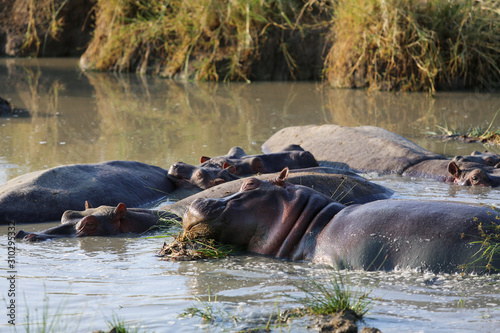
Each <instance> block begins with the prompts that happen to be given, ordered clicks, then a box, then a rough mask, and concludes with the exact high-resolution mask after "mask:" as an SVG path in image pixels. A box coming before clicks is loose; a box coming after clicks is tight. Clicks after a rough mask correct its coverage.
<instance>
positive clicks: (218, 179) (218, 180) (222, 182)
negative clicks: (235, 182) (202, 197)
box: [212, 178, 226, 186]
mask: <svg viewBox="0 0 500 333" xmlns="http://www.w3.org/2000/svg"><path fill="white" fill-rule="evenodd" d="M225 182H226V181H225V180H224V179H222V178H216V179H214V180H212V186H216V185H220V184H224V183H225Z"/></svg>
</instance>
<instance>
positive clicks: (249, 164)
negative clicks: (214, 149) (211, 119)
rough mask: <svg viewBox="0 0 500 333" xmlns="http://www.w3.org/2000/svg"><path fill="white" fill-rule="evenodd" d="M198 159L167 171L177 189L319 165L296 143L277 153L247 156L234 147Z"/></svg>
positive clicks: (199, 187) (211, 185)
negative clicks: (218, 154)
mask: <svg viewBox="0 0 500 333" xmlns="http://www.w3.org/2000/svg"><path fill="white" fill-rule="evenodd" d="M200 162H201V164H199V165H191V164H187V163H184V162H177V163H174V164H173V165H172V166H171V167H170V169H169V170H168V174H169V177H170V179H171V180H172V181H173V182H174V183H175V184H176V186H177V187H178V188H186V189H189V188H197V189H199V190H206V189H208V188H210V187H213V186H215V185H220V184H222V183H225V182H229V181H233V180H236V179H239V178H240V176H251V175H254V174H265V173H273V172H279V171H281V170H283V169H284V168H289V169H303V168H310V167H317V166H318V162H316V159H315V158H314V156H312V154H311V153H310V152H307V151H304V149H302V148H301V147H300V146H298V145H289V146H287V147H285V148H284V149H282V150H281V151H280V152H278V153H272V154H261V155H247V154H246V153H245V151H244V150H243V149H242V148H240V147H233V148H231V149H230V150H229V152H228V153H227V154H226V155H223V156H217V157H212V158H210V157H206V156H202V157H201V159H200Z"/></svg>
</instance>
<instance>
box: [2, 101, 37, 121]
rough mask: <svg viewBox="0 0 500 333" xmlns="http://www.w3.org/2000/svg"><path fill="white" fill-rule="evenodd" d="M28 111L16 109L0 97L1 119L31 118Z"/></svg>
mask: <svg viewBox="0 0 500 333" xmlns="http://www.w3.org/2000/svg"><path fill="white" fill-rule="evenodd" d="M30 115H31V114H30V112H29V111H28V110H24V109H18V108H15V107H14V106H13V105H12V103H10V102H9V101H6V100H5V99H3V98H2V97H0V117H29V116H30Z"/></svg>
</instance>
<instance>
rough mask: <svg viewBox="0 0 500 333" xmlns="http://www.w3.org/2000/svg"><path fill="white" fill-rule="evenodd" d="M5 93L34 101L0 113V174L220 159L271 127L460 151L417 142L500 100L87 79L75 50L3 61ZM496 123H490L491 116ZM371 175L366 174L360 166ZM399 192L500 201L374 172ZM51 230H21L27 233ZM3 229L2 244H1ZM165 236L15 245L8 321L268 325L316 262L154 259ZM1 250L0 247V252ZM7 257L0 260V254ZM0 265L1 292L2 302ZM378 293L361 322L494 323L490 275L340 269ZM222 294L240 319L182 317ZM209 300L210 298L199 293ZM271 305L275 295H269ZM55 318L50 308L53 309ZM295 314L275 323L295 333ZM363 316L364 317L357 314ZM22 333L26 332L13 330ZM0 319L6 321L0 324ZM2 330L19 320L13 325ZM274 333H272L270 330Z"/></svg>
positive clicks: (85, 326)
mask: <svg viewBox="0 0 500 333" xmlns="http://www.w3.org/2000/svg"><path fill="white" fill-rule="evenodd" d="M0 96H2V97H3V98H8V99H10V100H11V102H12V103H13V104H14V105H16V106H17V107H20V108H27V109H29V110H31V111H32V114H33V116H32V117H31V118H22V119H21V118H10V119H7V118H0V183H3V182H5V181H6V180H8V179H11V178H13V177H15V176H17V175H20V174H23V173H26V172H28V171H35V170H39V169H44V168H48V167H52V166H57V165H61V164H70V163H92V162H99V161H105V160H113V159H120V160H138V161H141V162H145V163H149V164H154V165H158V166H162V167H164V168H168V167H169V166H170V165H171V164H172V163H174V162H176V161H180V160H182V161H184V162H187V163H197V162H198V159H199V157H200V156H201V155H208V156H213V155H220V154H225V153H226V152H227V151H228V150H229V148H231V147H232V146H235V145H239V146H241V147H243V148H244V149H245V150H246V151H247V152H248V153H258V152H260V145H261V144H262V143H263V142H264V141H265V140H266V139H267V138H268V137H269V136H271V135H272V134H273V133H275V132H276V131H277V130H279V129H281V128H283V127H286V126H294V125H306V124H324V123H334V124H339V125H345V126H358V125H375V126H380V127H384V128H386V129H389V130H392V131H395V132H397V133H399V134H402V135H404V136H406V137H409V138H411V139H412V140H413V141H414V142H416V143H418V144H419V145H421V146H423V147H425V148H427V149H429V150H431V151H435V152H438V153H442V154H447V155H455V154H461V155H465V154H469V153H470V152H471V151H472V150H475V149H479V150H481V149H483V147H481V146H480V145H465V144H462V143H458V142H448V143H443V142H439V141H437V140H429V139H426V138H425V136H424V135H423V132H424V131H435V130H436V125H440V126H447V127H449V128H458V129H463V128H468V127H471V126H483V127H484V126H485V124H487V122H488V121H490V120H491V119H493V116H494V114H495V112H496V111H497V110H498V109H499V108H500V95H499V94H488V93H482V94H476V93H440V94H438V95H437V96H436V98H433V99H430V98H428V96H427V95H425V94H389V93H377V94H375V95H372V96H367V95H366V93H365V91H363V90H330V89H323V87H322V86H321V85H320V84H316V83H265V82H263V83H256V84H251V85H247V84H239V83H237V84H235V83H232V84H212V83H209V84H202V83H187V84H184V83H179V82H173V81H167V80H163V79H160V78H152V77H140V76H135V75H113V74H100V73H85V74H82V73H80V72H79V71H78V70H77V68H76V60H75V59H38V60H28V59H3V60H0ZM497 121H498V120H497ZM367 177H368V178H371V177H374V176H373V175H367ZM375 181H376V182H377V183H379V184H381V185H384V186H387V187H390V188H392V189H393V190H395V191H396V193H397V195H396V197H402V198H425V199H430V200H453V201H461V202H473V203H484V204H497V205H498V203H499V202H500V200H499V199H500V196H499V194H498V193H500V192H499V190H498V189H489V188H482V189H476V188H465V187H458V186H455V185H453V184H443V183H438V182H434V181H431V180H425V179H410V178H402V177H399V176H387V177H375ZM49 226H51V224H34V225H23V226H17V228H18V229H21V228H22V229H24V230H26V231H36V230H42V229H46V228H48V227H49ZM6 234H7V229H6V227H5V226H0V242H1V243H2V244H5V243H6V242H7V237H6ZM162 243H163V239H148V238H146V237H142V236H141V237H133V238H129V237H97V238H92V237H88V238H83V239H58V240H54V241H48V242H43V243H38V244H30V243H24V242H17V243H16V244H17V252H16V265H17V270H18V279H17V299H16V300H17V304H18V308H17V310H18V312H17V322H18V323H19V324H21V323H23V322H25V316H26V313H27V312H28V311H29V314H30V318H31V323H34V322H35V321H36V318H39V319H40V318H41V317H43V313H42V312H43V307H44V306H47V305H48V308H49V310H50V311H49V317H50V318H51V319H52V318H53V317H52V316H53V315H54V314H58V315H59V316H60V317H61V318H60V320H59V323H58V325H59V326H58V327H59V328H61V327H63V328H65V329H59V330H58V331H82V332H89V331H92V330H94V329H105V328H106V327H107V322H108V321H110V320H112V319H113V317H117V318H119V319H121V320H124V321H125V322H126V323H128V324H131V325H139V326H140V327H141V329H142V330H145V331H147V332H149V331H156V332H165V331H176V332H194V331H199V330H200V329H204V330H206V331H223V330H225V331H234V330H236V329H244V328H246V327H248V325H250V326H252V327H255V326H258V325H265V323H266V322H267V320H268V319H269V316H270V315H271V314H272V313H276V312H277V307H279V310H280V311H283V310H285V309H287V308H291V307H294V306H297V304H296V302H294V301H293V300H290V299H288V298H287V297H286V296H285V294H289V295H299V292H298V289H297V288H296V286H297V284H298V283H301V282H303V281H305V280H307V279H309V278H314V279H322V278H324V277H325V275H326V270H325V269H324V268H321V267H318V266H316V265H312V264H308V263H295V262H287V261H281V260H275V259H271V258H266V257H262V256H240V257H234V258H229V259H223V260H217V261H202V262H177V263H172V262H166V261H160V260H159V259H158V258H157V257H155V256H154V253H155V251H156V250H158V249H159V248H160V247H161V244H162ZM2 256H3V254H2ZM2 258H3V257H2ZM5 274H6V273H4V272H3V271H2V275H0V279H1V283H0V288H1V291H0V295H1V296H2V300H3V301H4V302H7V295H6V290H7V288H6V284H5V283H6V276H5ZM345 274H347V275H348V277H349V280H350V281H351V282H350V284H351V285H353V286H354V287H356V285H357V283H358V281H362V284H363V285H367V286H368V287H369V288H370V289H373V290H372V293H371V296H372V297H374V298H375V300H374V303H373V305H374V306H373V308H372V310H371V311H370V312H369V314H368V315H367V318H366V319H365V322H364V324H366V325H367V326H374V327H377V328H379V329H381V330H382V331H383V332H396V331H450V330H451V331H457V330H461V331H483V332H487V331H494V329H495V328H498V326H499V325H500V319H499V314H500V313H499V311H500V309H499V304H500V291H499V285H500V284H499V281H498V277H495V276H493V277H471V276H466V277H460V276H459V275H435V274H422V273H418V272H409V271H404V272H373V273H368V272H359V271H353V272H347V273H345ZM209 293H210V294H211V295H217V300H218V302H219V303H220V306H221V308H222V310H224V311H226V312H227V313H229V314H231V315H237V316H238V317H241V318H243V320H242V321H240V322H238V323H234V322H233V321H230V320H229V321H227V322H222V323H219V324H218V326H208V327H206V326H203V324H202V322H201V320H200V319H199V318H185V319H182V318H179V317H178V315H179V314H180V313H181V312H182V311H183V310H184V309H186V308H187V307H190V306H193V305H196V303H195V302H194V300H193V296H195V295H197V296H201V297H206V296H208V294H209ZM204 299H206V298H204ZM276 304H278V305H276ZM56 318H57V317H56ZM307 325H309V322H308V321H307V318H306V319H300V320H295V321H294V322H293V323H292V325H291V326H288V325H286V326H285V327H282V328H281V329H282V330H284V331H290V332H302V331H304V330H305V329H306V326H307ZM361 325H363V323H361ZM17 328H18V330H21V331H24V327H22V326H21V328H20V329H19V326H18V327H17ZM6 329H7V325H6V320H2V321H0V331H2V332H3V331H4V330H6ZM9 329H11V331H13V328H12V327H10V328H9ZM275 331H276V332H278V331H280V328H276V329H275Z"/></svg>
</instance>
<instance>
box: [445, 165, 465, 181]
mask: <svg viewBox="0 0 500 333" xmlns="http://www.w3.org/2000/svg"><path fill="white" fill-rule="evenodd" d="M448 173H449V174H450V175H452V176H453V177H455V179H460V175H461V174H462V171H461V170H460V168H459V167H458V165H457V164H456V163H455V162H453V161H451V162H450V163H448Z"/></svg>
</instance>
